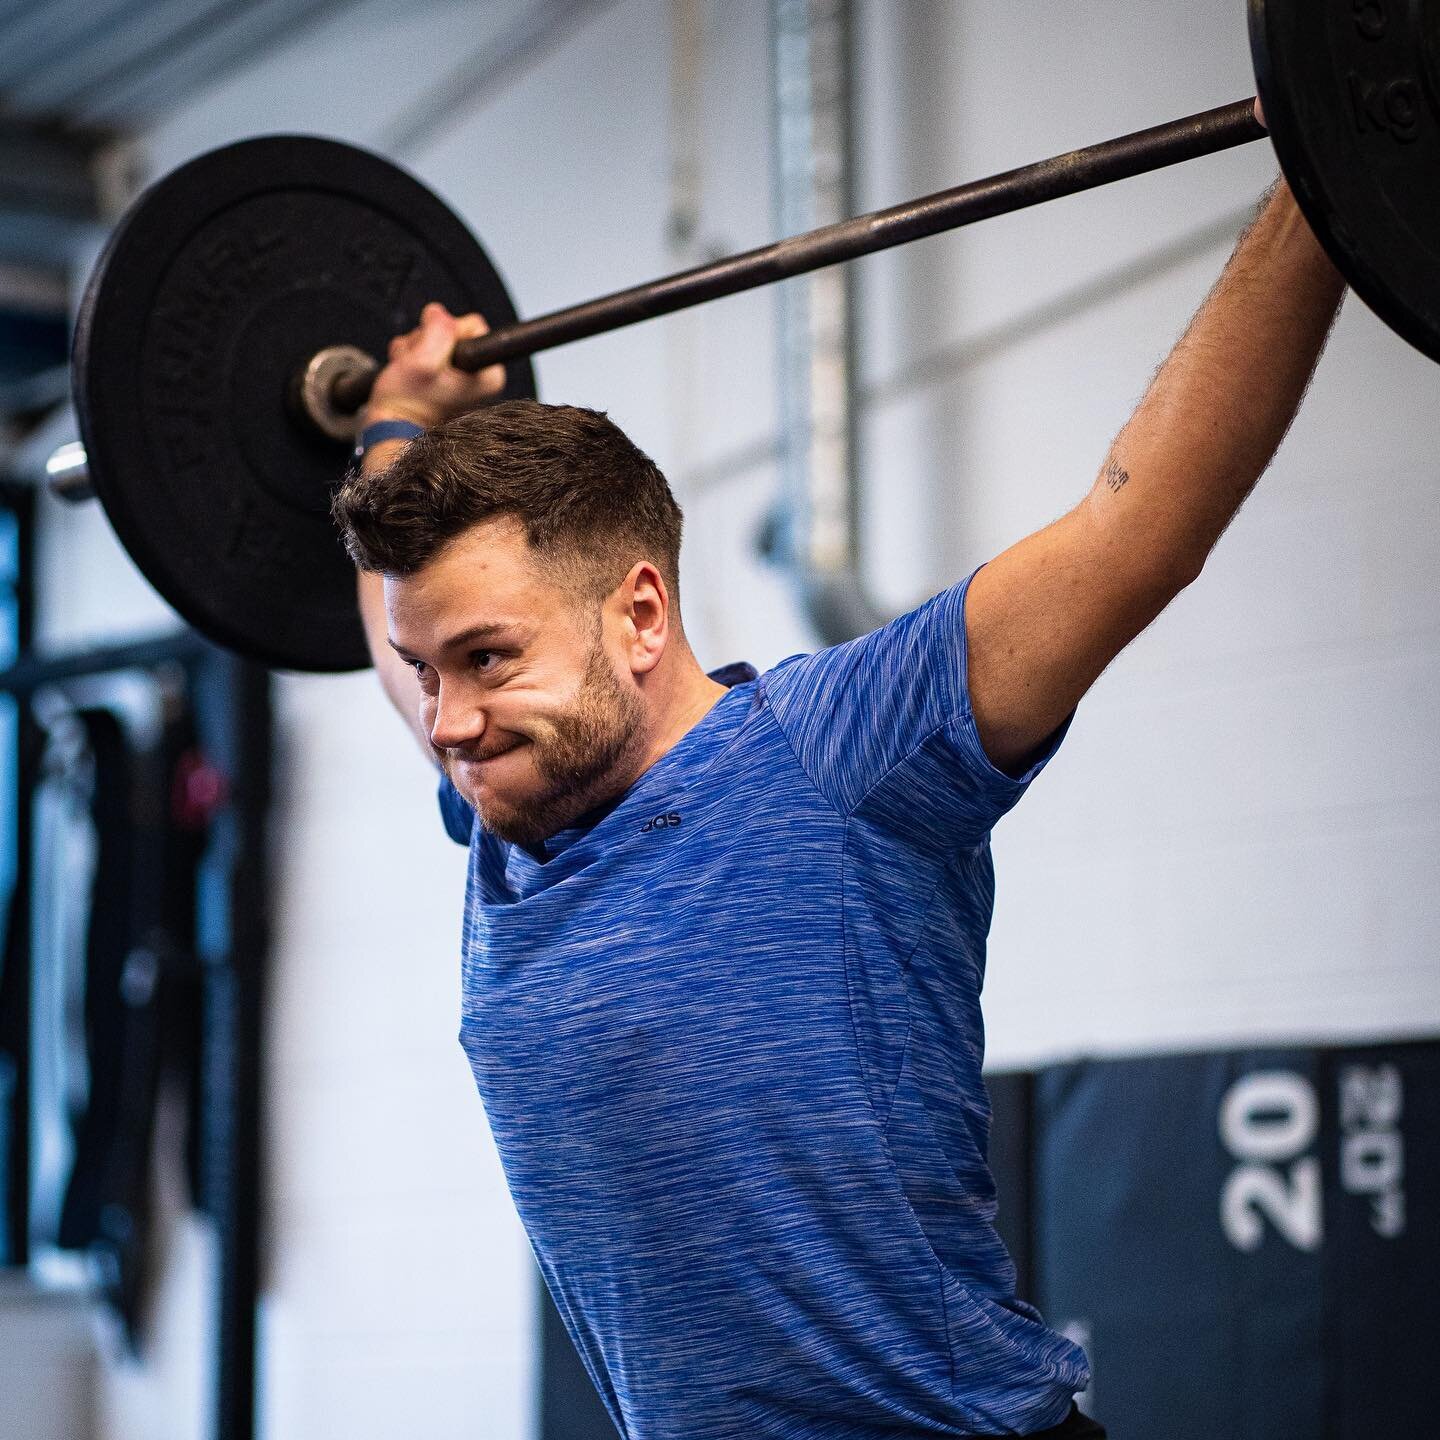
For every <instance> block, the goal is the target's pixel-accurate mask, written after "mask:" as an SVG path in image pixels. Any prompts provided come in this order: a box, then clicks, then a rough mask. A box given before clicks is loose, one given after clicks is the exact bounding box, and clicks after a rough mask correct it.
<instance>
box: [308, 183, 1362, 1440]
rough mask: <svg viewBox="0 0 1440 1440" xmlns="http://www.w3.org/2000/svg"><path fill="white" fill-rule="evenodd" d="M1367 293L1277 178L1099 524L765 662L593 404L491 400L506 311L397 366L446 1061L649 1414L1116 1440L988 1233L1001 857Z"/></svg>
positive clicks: (405, 583)
mask: <svg viewBox="0 0 1440 1440" xmlns="http://www.w3.org/2000/svg"><path fill="white" fill-rule="evenodd" d="M1342 291H1343V281H1342V280H1341V278H1340V276H1339V274H1338V273H1337V272H1336V270H1335V269H1334V267H1333V266H1332V265H1331V263H1330V261H1329V260H1328V259H1327V258H1326V256H1325V253H1324V252H1323V250H1322V249H1321V247H1320V246H1319V245H1318V244H1317V242H1316V240H1315V239H1314V237H1313V235H1312V233H1311V231H1310V229H1309V227H1308V226H1307V224H1306V223H1305V221H1304V220H1303V219H1302V217H1301V214H1300V212H1299V210H1298V208H1297V206H1296V204H1295V202H1294V200H1293V198H1292V195H1291V193H1290V190H1289V188H1288V187H1287V186H1286V185H1285V184H1284V182H1280V183H1279V184H1278V185H1277V187H1276V188H1275V190H1274V191H1273V192H1272V194H1271V196H1270V197H1269V199H1268V202H1267V203H1266V204H1265V205H1264V206H1263V208H1262V209H1261V211H1260V213H1259V215H1258V217H1257V219H1256V220H1255V222H1254V224H1253V225H1252V226H1251V228H1250V229H1249V230H1248V231H1247V232H1246V234H1245V235H1244V236H1243V237H1242V239H1241V241H1240V243H1239V245H1238V246H1237V248H1236V250H1235V253H1234V255H1233V256H1232V258H1231V260H1230V262H1229V264H1228V265H1227V266H1226V268H1225V271H1224V273H1223V275H1222V277H1221V279H1220V281H1219V282H1218V283H1217V285H1216V286H1215V288H1214V290H1213V291H1212V292H1211V294H1210V296H1209V297H1208V299H1207V300H1206V301H1205V303H1204V305H1203V306H1202V308H1201V309H1200V311H1199V313H1198V314H1197V315H1196V317H1195V319H1194V320H1193V322H1192V323H1191V325H1190V327H1189V329H1188V330H1187V331H1186V332H1185V334H1184V336H1183V337H1182V339H1181V340H1180V342H1179V343H1178V345H1177V346H1176V347H1175V349H1174V351H1173V352H1172V354H1171V355H1170V357H1169V359H1168V360H1167V361H1166V362H1165V364H1164V365H1163V366H1162V368H1161V369H1160V370H1159V372H1158V373H1157V375H1156V377H1155V379H1154V381H1153V383H1152V384H1151V386H1150V388H1149V391H1148V393H1147V394H1146V396H1145V398H1144V399H1143V401H1142V402H1141V404H1140V406H1139V408H1138V409H1137V410H1136V412H1135V414H1134V416H1133V417H1132V418H1131V420H1130V421H1129V423H1128V424H1127V425H1126V426H1125V428H1124V429H1123V430H1122V431H1121V433H1120V435H1119V437H1118V438H1117V439H1116V441H1115V442H1114V445H1113V446H1112V448H1111V450H1110V453H1109V454H1108V455H1107V456H1106V457H1105V459H1104V462H1103V464H1102V466H1101V468H1100V473H1099V477H1098V479H1097V480H1096V482H1095V484H1094V485H1093V487H1092V488H1091V490H1090V491H1089V493H1088V494H1087V495H1086V496H1085V498H1084V499H1083V500H1081V502H1080V503H1079V504H1078V505H1077V506H1076V507H1075V508H1074V509H1073V510H1072V511H1070V512H1069V513H1068V514H1067V515H1065V516H1063V517H1062V518H1061V519H1059V520H1057V521H1056V522H1055V523H1053V524H1051V525H1049V526H1046V527H1045V528H1044V529H1042V530H1040V531H1039V532H1037V533H1036V534H1034V535H1031V536H1030V537H1028V538H1027V539H1024V540H1022V541H1020V542H1019V543H1018V544H1016V545H1014V546H1012V547H1011V548H1010V549H1009V550H1007V551H1005V552H1004V553H1003V554H1002V555H1000V556H999V557H998V558H997V559H995V560H993V561H991V562H990V563H989V564H987V565H985V566H983V567H982V568H981V569H980V570H979V571H977V572H976V573H975V574H974V575H973V576H971V577H970V578H969V579H966V580H962V581H961V582H960V583H958V584H957V585H955V586H954V587H953V588H951V589H949V590H946V591H944V592H942V593H941V594H940V595H938V596H936V597H935V598H934V599H932V600H930V601H928V602H927V603H926V604H924V605H922V606H920V607H919V608H918V609H917V610H915V611H913V612H912V613H910V614H908V615H905V616H902V617H901V618H900V619H898V620H896V621H894V622H892V623H891V624H889V625H886V626H885V627H883V628H882V629H880V630H877V631H875V632H874V633H872V634H870V635H867V636H865V637H863V638H861V639H859V640H856V641H853V642H851V643H849V644H845V645H840V646H837V647H834V648H832V649H828V650H822V651H820V652H818V653H816V654H813V655H809V656H800V657H794V658H792V659H789V660H786V661H783V662H782V663H781V664H779V665H777V666H776V667H775V668H774V669H772V670H770V671H768V672H767V673H766V674H764V675H758V676H757V675H756V673H755V671H754V670H753V669H751V668H750V667H748V666H743V665H730V666H727V667H725V668H724V669H723V670H720V671H716V672H713V673H712V674H710V675H707V674H705V672H704V671H703V670H702V668H701V666H700V664H699V662H698V661H697V660H696V658H695V656H694V654H693V653H692V651H691V650H690V648H689V646H688V644H687V643H686V639H685V634H684V630H683V627H682V624H681V620H680V605H679V577H678V551H679V538H680V516H679V511H678V510H677V509H676V507H675V504H674V501H673V499H672V498H671V496H670V492H669V489H668V487H667V486H666V483H665V481H664V479H663V477H662V476H661V475H660V473H659V472H658V470H656V468H655V467H654V465H653V464H652V463H651V462H650V461H649V460H648V459H647V458H646V457H645V456H644V455H643V454H641V453H640V452H639V451H638V450H637V449H636V448H635V447H634V446H633V445H632V444H631V443H630V441H629V440H627V439H626V438H625V437H624V436H623V435H622V434H621V433H620V432H619V431H618V430H617V429H616V428H615V427H614V426H613V425H612V424H611V423H610V422H609V421H608V420H606V419H605V418H604V417H603V416H600V415H597V414H595V413H593V412H590V411H585V410H579V409H574V408H570V407H565V406H555V407H547V406H542V405H539V404H538V403H537V402H534V401H529V400H520V401H505V402H502V403H499V404H493V405H491V404H487V402H489V401H491V400H492V399H493V398H494V397H495V396H496V395H497V394H498V393H499V392H500V390H501V389H502V387H503V385H504V380H505V377H504V372H503V370H500V369H498V368H496V369H491V370H485V371H482V372H480V373H479V374H478V375H466V374H462V373H461V372H459V371H457V370H455V369H454V368H453V367H452V366H451V364H450V356H451V352H452V351H453V349H454V347H455V346H456V344H457V343H458V342H461V341H463V340H465V339H466V338H469V337H473V336H476V335H479V334H481V333H483V331H484V329H485V326H484V322H483V320H481V318H480V317H479V316H476V315H467V316H464V317H461V318H459V319H455V318H453V317H452V316H450V315H449V314H448V313H447V312H446V311H445V310H444V309H442V308H441V307H439V306H435V305H432V306H429V307H427V308H426V310H425V312H424V314H423V315H422V318H421V324H420V325H419V327H418V328H417V329H416V330H414V331H412V332H410V333H409V334H408V335H405V336H402V337H400V338H398V339H396V340H395V341H394V342H393V343H392V345H391V348H390V354H389V359H388V363H387V364H386V366H385V368H384V369H383V370H382V371H381V372H380V374H379V376H378V378H377V379H376V380H375V382H374V388H373V390H372V392H371V394H370V399H369V402H368V406H367V409H366V411H365V414H364V419H363V424H364V426H365V430H364V434H365V436H366V437H367V438H368V439H369V440H370V441H372V442H373V443H372V444H371V445H370V446H369V448H367V449H366V451H365V454H364V460H363V465H362V466H361V468H360V471H359V472H358V473H355V474H353V475H352V476H351V477H350V478H349V479H348V481H347V482H346V483H345V485H344V486H343V487H342V488H341V489H340V491H339V492H338V495H337V498H336V502H335V513H336V516H337V519H338V520H339V522H340V525H341V528H342V531H343V533H344V534H345V537H346V541H347V545H348V547H349V549H350V552H351V555H352V556H353V558H354V559H355V560H356V562H357V563H358V565H359V567H360V571H361V574H360V598H361V607H362V612H363V615H364V619H365V624H366V630H367V634H368V636H369V640H370V644H371V647H372V649H373V652H374V657H375V663H376V665H377V668H378V669H379V672H380V677H381V680H382V682H383V684H384V686H385V689H386V691H387V692H388V694H389V695H390V697H391V698H392V700H393V701H394V702H395V704H396V706H397V707H398V708H399V709H400V711H401V713H402V714H403V715H404V716H405V717H406V719H407V720H408V721H409V722H410V723H411V725H412V726H413V727H414V729H415V731H416V734H417V736H418V738H419V739H420V741H421V743H422V745H423V746H424V747H425V749H426V750H427V752H428V753H429V754H431V755H432V756H433V758H434V759H435V760H436V761H437V762H438V764H439V765H440V768H441V770H442V771H443V778H442V782H441V808H442V812H443V817H444V821H445V825H446V828H447V830H448V831H449V833H450V835H451V836H452V837H453V838H454V839H456V840H457V841H460V842H462V843H465V844H467V845H468V846H469V847H470V874H469V885H468V895H467V901H466V910H465V927H464V996H463V1013H464V1020H463V1029H462V1039H463V1042H464V1045H465V1048H466V1050H467V1053H468V1055H469V1058H470V1061H471V1065H472V1068H473V1070H474V1074H475V1078H476V1081H477V1083H478V1085H479V1089H480V1092H481V1095H482V1097H483V1099H484V1103H485V1107H486V1111H487V1113H488V1115H489V1118H490V1122H491V1125H492V1128H493V1131H494V1135H495V1140H496V1143H497V1146H498V1147H499V1151H500V1154H501V1157H502V1159H503V1161H504V1165H505V1171H506V1175H507V1178H508V1180H509V1184H510V1187H511V1191H512V1194H513V1196H514V1198H515V1202H516V1205H517V1208H518V1210H519V1213H520V1215H521V1217H522V1219H523V1221H524V1223H525V1225H526V1228H527V1231H528V1233H529V1235H530V1238H531V1241H532V1243H533V1245H534V1248H535V1253H536V1255H537V1257H538V1259H539V1262H540V1265H541V1268H542V1270H543V1271H544V1275H545V1279H546V1281H547V1283H548V1284H549V1286H550V1289H551V1292H552V1294H553V1295H554V1297H555V1300H556V1302H557V1305H558V1307H559V1309H560V1312H561V1314H562V1315H563V1316H564V1317H565V1319H566V1322H567V1325H568V1326H569V1329H570V1332H571V1334H572V1336H573V1338H574V1340H575V1343H576V1345H577V1348H578V1349H579V1352H580V1354H581V1356H582V1357H583V1359H584V1361H585V1364H586V1366H587V1368H588V1370H589V1372H590V1374H591V1376H592V1378H593V1379H594V1381H595V1383H596V1385H597V1387H598V1389H599V1391H600V1394H601V1396H602V1398H603V1399H604V1401H605V1404H606V1406H607V1408H608V1409H609V1411H610V1414H611V1416H612V1417H613V1418H614V1420H615V1423H616V1424H617V1426H618V1427H619V1428H620V1430H621V1433H623V1434H626V1435H630V1436H635V1437H646V1440H648V1437H660V1436H664V1437H670V1436H676V1437H679V1436H684V1437H687V1440H700V1437H716V1440H718V1437H722V1436H723V1437H733V1436H740V1435H744V1436H756V1437H758V1436H773V1437H780V1436H786V1437H801V1436H815V1437H822V1436H823V1437H827V1440H828V1437H837V1436H846V1437H880V1436H882V1435H883V1436H887V1437H893V1436H899V1435H906V1436H917V1437H918V1436H921V1435H969V1436H974V1435H986V1436H989V1435H1000V1434H1032V1433H1038V1434H1046V1435H1056V1436H1061V1435H1063V1436H1077V1437H1078V1436H1093V1435H1102V1434H1103V1431H1101V1430H1100V1429H1099V1427H1098V1426H1096V1425H1095V1424H1093V1422H1091V1421H1089V1420H1087V1419H1086V1418H1084V1417H1083V1416H1081V1415H1080V1414H1079V1413H1078V1411H1074V1410H1073V1409H1072V1397H1073V1396H1074V1395H1075V1394H1076V1393H1077V1392H1079V1391H1080V1390H1082V1389H1084V1388H1085V1385H1086V1383H1087V1367H1086V1361H1085V1357H1084V1355H1083V1354H1082V1353H1081V1351H1080V1350H1079V1349H1078V1348H1077V1347H1076V1346H1075V1345H1073V1344H1071V1343H1070V1342H1069V1341H1068V1340H1066V1339H1064V1338H1063V1337H1062V1336H1060V1335H1058V1334H1056V1333H1055V1332H1053V1331H1051V1330H1049V1329H1048V1328H1047V1327H1046V1326H1045V1325H1044V1323H1043V1322H1042V1320H1041V1318H1040V1316H1039V1315H1038V1314H1037V1313H1036V1312H1035V1311H1034V1310H1033V1309H1032V1308H1031V1307H1029V1306H1028V1305H1026V1304H1025V1303H1023V1302H1021V1301H1020V1300H1018V1299H1016V1298H1015V1296H1014V1293H1013V1290H1014V1280H1015V1274H1014V1270H1013V1267H1012V1266H1011V1265H1010V1262H1009V1260H1008V1258H1007V1256H1006V1254H1005V1251H1004V1248H1003V1246H1002V1245H1001V1243H1000V1241H999V1238H998V1237H997V1235H996V1232H995V1230H994V1228H993V1225H992V1221H993V1218H994V1188H993V1184H992V1182H991V1179H990V1176H989V1173H988V1171H987V1168H986V1162H985V1155H986V1142H987V1133H988V1106H987V1101H986V1095H985V1089H984V1084H983V1081H982V1079H981V1075H980V1062H981V1053H982V1049H983V1035H982V1028H981V1019H980V1011H979V994H980V985H981V978H982V974H983V968H984V952H985V936H986V932H987V930H988V927H989V921H990V914H991V898H992V886H991V881H992V872H991V865H990V857H989V846H988V837H989V832H990V829H991V827H992V826H993V824H994V823H995V822H996V821H997V820H998V819H999V818H1000V817H1001V816H1002V815H1003V814H1004V813H1005V812H1006V811H1008V810H1009V809H1010V808H1011V807H1012V806H1013V805H1014V804H1015V803H1016V801H1017V800H1018V799H1019V798H1020V796H1021V794H1023V792H1024V791H1025V789H1026V787H1027V786H1028V785H1029V783H1030V782H1031V780H1032V779H1034V777H1035V776H1036V775H1037V774H1038V773H1039V771H1040V770H1041V769H1042V768H1043V766H1044V765H1045V764H1046V763H1047V761H1048V760H1049V759H1050V757H1051V756H1052V755H1053V754H1054V752H1055V750H1056V748H1057V747H1058V745H1059V743H1060V739H1061V737H1062V736H1063V734H1064V731H1065V728H1066V725H1067V724H1068V717H1069V716H1070V715H1071V713H1072V712H1073V710H1074V708H1075V706H1076V704H1077V703H1078V701H1079V700H1080V698H1081V697H1082V696H1083V695H1084V693H1085V692H1086V690H1087V689H1088V688H1089V687H1090V685H1091V684H1092V683H1093V682H1094V681H1095V679H1096V678H1097V677H1098V676H1099V675H1100V673H1101V671H1103V670H1104V668H1105V667H1106V665H1107V664H1108V663H1109V662H1110V660H1111V659H1113V658H1114V656H1115V655H1116V654H1117V653H1118V652H1119V651H1120V650H1121V649H1122V648H1123V647H1124V646H1125V645H1126V644H1128V643H1129V641H1130V640H1131V639H1133V638H1134V637H1135V636H1136V635H1137V634H1139V632H1140V631H1141V630H1143V629H1144V628H1145V626H1146V625H1148V624H1149V623H1150V621H1151V620H1153V619H1154V618H1155V616H1156V615H1158V614H1159V613H1160V611H1161V610H1162V609H1163V608H1164V607H1165V605H1166V604H1168V602H1169V601H1170V600H1171V599H1172V598H1173V597H1174V596H1175V595H1176V594H1177V593H1178V592H1179V591H1180V590H1181V589H1182V588H1184V587H1185V586H1186V585H1188V584H1189V583H1190V582H1192V581H1193V580H1195V579H1196V578H1197V576H1198V575H1199V574H1200V571H1201V567H1202V565H1203V563H1204V561H1205V558H1206V556H1207V554H1208V553H1209V551H1210V549H1211V547H1212V546H1213V545H1214V544H1215V542H1216V541H1217V539H1218V538H1219V536H1220V534H1221V532H1222V531H1223V530H1224V529H1225V527H1226V526H1227V525H1228V523H1229V522H1230V520H1231V518H1232V517H1233V516H1234V514H1235V512H1236V511H1237V509H1238V508H1239V506H1240V505H1241V503H1242V502H1243V500H1244V499H1245V496H1246V495H1247V494H1248V492H1249V491H1250V489H1251V487H1252V486H1253V484H1254V483H1255V481H1256V479H1257V477H1258V476H1259V475H1260V474H1261V472H1262V471H1263V470H1264V469H1265V467H1266V466H1267V465H1268V463H1269V461H1270V459H1271V457H1272V455H1273V454H1274V452H1275V449H1276V447H1277V446H1278V444H1279V443H1280V440H1281V438H1282V437H1283V435H1284V433H1285V431H1286V428H1287V427H1288V425H1289V424H1290V421H1291V419H1292V417H1293V416H1294V414H1295V411H1296V408H1297V406H1298V405H1299V403H1300V400H1301V397H1302V395H1303V393H1304V390H1305V387H1306V385H1307V383H1308V380H1309V377H1310V375H1311V372H1312V369H1313V367H1314V364H1315V362H1316V359H1317V357H1318V355H1319V353H1320V351H1321V348H1322V346H1323V344H1324V341H1325V337H1326V335H1327V333H1328V331H1329V328H1330V326H1331V323H1332V321H1333V319H1334V316H1335V314H1336V310H1337V307H1338V305H1339V302H1340V299H1341V295H1342ZM406 434H413V435H414V437H415V438H413V439H410V440H409V441H408V443H407V442H406V441H405V440H404V439H402V438H399V437H401V436H404V435H406Z"/></svg>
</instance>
